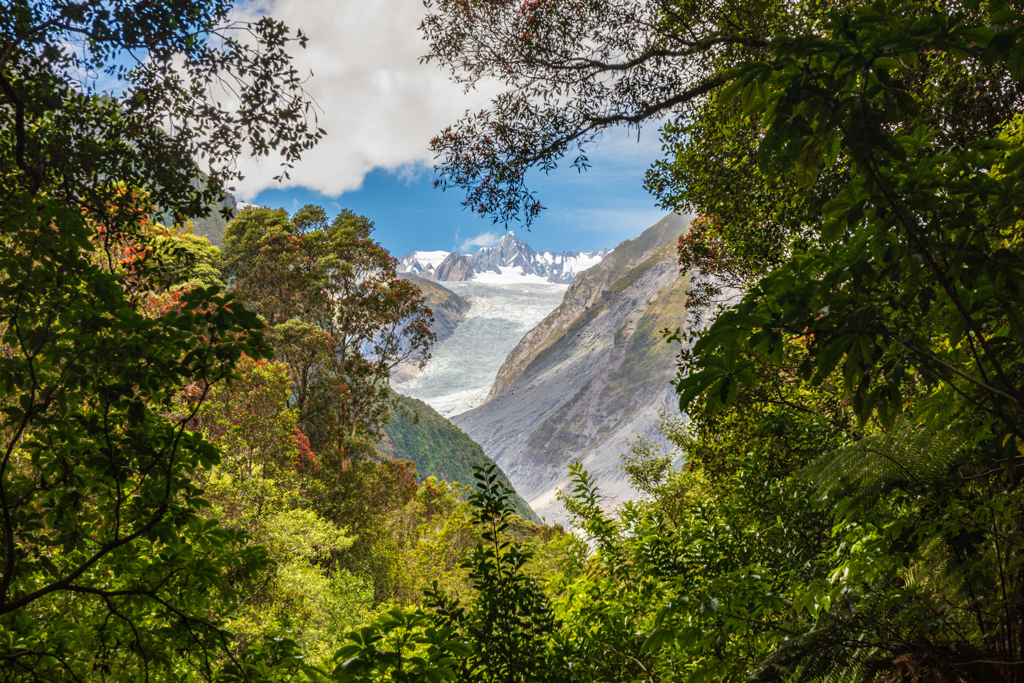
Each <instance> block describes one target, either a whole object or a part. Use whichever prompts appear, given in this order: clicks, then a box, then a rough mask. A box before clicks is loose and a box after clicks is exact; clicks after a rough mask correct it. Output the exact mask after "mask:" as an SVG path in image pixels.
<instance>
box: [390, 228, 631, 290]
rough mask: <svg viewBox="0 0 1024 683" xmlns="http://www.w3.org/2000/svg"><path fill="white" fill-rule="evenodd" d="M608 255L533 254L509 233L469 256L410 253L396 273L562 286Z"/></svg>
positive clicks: (450, 279) (600, 252)
mask: <svg viewBox="0 0 1024 683" xmlns="http://www.w3.org/2000/svg"><path fill="white" fill-rule="evenodd" d="M610 251H611V250H610V249H598V250H597V251H588V252H579V251H560V252H558V253H553V252H548V251H534V250H533V248H531V247H530V245H529V244H527V243H526V242H524V241H523V240H521V239H519V238H518V237H516V235H515V233H513V232H511V231H509V232H508V233H507V234H506V235H505V236H504V237H502V238H501V239H500V240H498V243H497V244H496V245H494V246H493V247H484V248H482V249H480V250H479V251H477V252H476V253H475V254H473V255H471V256H463V255H462V254H459V253H457V252H447V251H414V252H413V253H412V254H408V255H406V256H403V257H402V258H401V259H399V262H398V270H399V272H404V273H413V274H415V275H419V276H420V277H421V278H425V279H428V280H436V281H438V282H453V281H465V280H472V279H474V278H475V276H476V275H477V274H484V273H494V274H496V275H501V276H506V277H510V278H513V281H514V278H516V277H520V278H531V277H532V278H540V279H541V280H547V281H548V282H553V283H556V284H562V285H564V284H568V283H570V282H572V279H573V277H575V275H576V274H577V273H580V272H582V271H584V270H586V269H587V268H590V267H592V266H594V265H596V264H598V263H600V262H601V259H603V258H604V257H605V256H607V255H608V254H609V253H610ZM534 281H536V280H534Z"/></svg>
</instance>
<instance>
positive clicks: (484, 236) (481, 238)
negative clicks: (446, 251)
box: [459, 232, 501, 253]
mask: <svg viewBox="0 0 1024 683" xmlns="http://www.w3.org/2000/svg"><path fill="white" fill-rule="evenodd" d="M500 239H501V235H499V234H498V233H496V232H482V233H480V234H479V235H477V236H476V237H470V238H469V239H467V240H464V241H463V242H462V243H460V244H459V251H460V252H462V253H466V252H468V251H476V249H477V248H478V247H493V246H494V245H495V244H497V243H498V240H500Z"/></svg>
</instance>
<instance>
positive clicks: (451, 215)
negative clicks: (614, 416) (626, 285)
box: [243, 130, 665, 255]
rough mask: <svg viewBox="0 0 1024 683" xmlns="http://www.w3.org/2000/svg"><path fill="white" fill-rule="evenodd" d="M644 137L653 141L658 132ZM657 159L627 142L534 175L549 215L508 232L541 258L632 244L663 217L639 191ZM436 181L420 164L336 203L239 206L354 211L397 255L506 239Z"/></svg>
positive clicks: (274, 196) (284, 194) (371, 180)
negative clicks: (586, 161) (582, 167)
mask: <svg viewBox="0 0 1024 683" xmlns="http://www.w3.org/2000/svg"><path fill="white" fill-rule="evenodd" d="M634 135H635V133H634ZM643 135H644V136H646V137H651V138H654V137H655V136H656V131H654V130H651V132H650V133H647V131H646V130H645V131H644V133H643ZM621 137H622V138H624V137H625V136H624V135H623V136H621ZM630 147H632V148H633V149H630ZM657 156H658V149H657V146H656V145H651V144H637V143H636V138H635V137H632V139H631V140H626V139H622V140H617V141H616V144H613V145H605V144H602V145H600V146H599V147H598V149H597V151H596V152H595V153H593V154H591V155H590V159H591V161H592V162H593V164H594V166H593V167H591V168H590V170H588V171H586V172H584V173H577V172H576V171H575V170H573V169H571V168H560V169H558V170H556V171H555V172H553V173H551V174H550V175H547V176H545V175H544V174H542V173H540V172H537V173H534V175H533V178H532V179H531V180H530V182H531V187H532V188H533V189H534V190H536V192H537V195H538V197H539V198H540V200H541V203H542V204H543V205H544V206H545V207H547V209H546V210H545V211H544V212H542V214H541V216H540V218H539V219H537V220H536V221H535V222H534V224H533V225H532V226H531V227H530V231H529V232H527V231H526V230H525V229H524V228H523V227H522V226H521V225H519V224H516V223H512V224H510V225H509V226H508V229H510V230H512V231H514V232H516V234H517V235H518V236H519V237H521V238H522V239H524V240H526V241H527V242H528V243H529V244H530V246H532V247H533V248H534V249H537V250H540V251H591V250H594V249H601V248H603V247H614V246H615V245H616V244H618V243H619V242H621V241H622V240H624V239H629V238H631V237H635V236H636V235H638V234H639V233H640V232H642V231H643V230H645V229H646V228H648V227H650V226H651V225H653V224H654V223H655V222H657V221H658V220H659V219H660V218H661V217H662V216H663V215H664V213H665V212H664V211H662V210H661V209H659V208H657V207H656V205H655V201H654V198H653V197H651V195H649V194H648V193H647V192H646V191H645V190H644V189H643V186H642V185H643V175H644V171H645V170H646V169H647V167H648V166H649V165H650V164H651V162H653V161H654V160H655V159H656V158H657ZM434 178H435V175H434V174H433V172H432V171H431V169H430V168H429V167H427V166H425V165H417V166H415V167H411V168H409V167H407V168H404V169H401V170H399V171H389V170H387V169H381V168H378V169H374V170H372V171H370V172H369V173H367V174H366V175H365V176H364V178H363V183H362V186H361V187H360V188H359V189H358V190H352V191H348V192H344V193H342V194H340V195H337V196H330V195H328V194H324V193H323V192H319V191H317V190H313V189H310V188H308V187H304V186H295V187H287V188H268V189H265V190H262V191H261V192H259V193H257V194H256V195H255V196H253V197H243V199H245V201H249V202H252V203H254V204H260V205H263V206H269V207H272V208H278V207H283V208H285V209H287V210H288V211H295V210H296V209H298V208H299V207H301V206H303V205H304V204H319V205H321V206H323V207H324V208H325V209H327V211H328V213H331V214H334V213H337V212H338V211H339V210H341V209H342V208H346V209H351V210H352V211H355V212H356V213H360V214H363V215H365V216H367V217H369V218H370V219H371V220H373V221H374V223H375V225H376V233H375V234H376V237H377V239H378V241H380V242H381V244H383V245H384V246H385V247H386V248H387V249H388V250H389V251H391V252H392V253H393V254H395V255H400V254H406V253H410V252H412V251H414V250H417V249H418V250H435V249H440V250H446V251H461V252H463V253H468V252H472V251H475V250H476V249H477V248H479V246H481V245H487V244H493V242H495V241H497V239H498V238H500V236H501V235H503V234H505V226H504V225H502V224H500V223H499V224H493V223H492V222H491V220H490V219H488V218H481V217H479V216H476V215H474V214H472V213H470V212H468V211H464V210H463V207H462V205H461V202H462V199H463V196H462V195H461V194H459V193H458V192H457V190H448V191H447V192H442V191H441V190H440V189H435V188H434V187H433V182H434Z"/></svg>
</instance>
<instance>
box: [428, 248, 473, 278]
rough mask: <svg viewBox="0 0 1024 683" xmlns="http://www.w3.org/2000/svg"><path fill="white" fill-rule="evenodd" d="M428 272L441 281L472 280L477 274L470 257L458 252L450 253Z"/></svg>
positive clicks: (430, 275) (431, 276)
mask: <svg viewBox="0 0 1024 683" xmlns="http://www.w3.org/2000/svg"><path fill="white" fill-rule="evenodd" d="M426 272H427V273H429V277H430V278H431V279H433V280H438V281H440V282H465V281H467V280H472V279H473V275H475V273H474V271H473V266H471V265H470V263H469V259H468V258H466V257H465V256H463V255H462V254H459V253H456V252H452V253H451V254H448V256H446V257H445V259H444V261H441V263H439V264H438V265H437V268H435V269H434V270H433V271H429V270H428V271H426Z"/></svg>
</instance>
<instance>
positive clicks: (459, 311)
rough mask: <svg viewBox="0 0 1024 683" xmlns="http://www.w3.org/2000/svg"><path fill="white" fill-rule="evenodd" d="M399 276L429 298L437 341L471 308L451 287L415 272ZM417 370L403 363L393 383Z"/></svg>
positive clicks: (409, 364)
mask: <svg viewBox="0 0 1024 683" xmlns="http://www.w3.org/2000/svg"><path fill="white" fill-rule="evenodd" d="M398 277H400V278H402V279H404V280H409V281H410V282H412V283H413V284H414V285H416V286H417V287H419V288H420V291H421V292H423V296H425V297H426V299H427V305H428V306H430V310H431V311H433V313H434V323H433V324H432V325H431V326H430V330H431V331H432V332H433V333H434V334H436V335H437V341H439V342H440V341H442V340H444V339H447V338H448V337H449V336H450V335H451V333H452V332H454V331H455V328H456V327H457V326H458V324H459V323H460V322H462V316H463V315H465V313H466V311H468V310H469V306H470V304H469V302H468V301H466V300H465V299H463V298H462V297H461V296H459V295H458V294H456V293H455V292H453V291H451V290H450V289H447V288H445V287H442V286H441V285H439V284H437V283H436V282H431V281H430V280H426V279H424V278H421V277H419V276H418V275H415V274H414V273H399V274H398ZM417 371H418V370H417V368H416V366H415V365H413V364H411V363H403V364H402V365H401V366H399V367H398V368H397V369H396V370H395V372H394V374H393V375H392V376H391V383H392V384H400V383H402V382H404V381H405V380H407V379H409V378H410V377H412V376H413V375H414V374H416V372H417Z"/></svg>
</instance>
